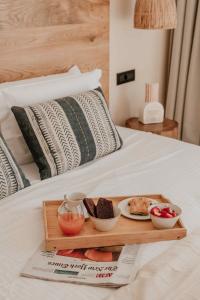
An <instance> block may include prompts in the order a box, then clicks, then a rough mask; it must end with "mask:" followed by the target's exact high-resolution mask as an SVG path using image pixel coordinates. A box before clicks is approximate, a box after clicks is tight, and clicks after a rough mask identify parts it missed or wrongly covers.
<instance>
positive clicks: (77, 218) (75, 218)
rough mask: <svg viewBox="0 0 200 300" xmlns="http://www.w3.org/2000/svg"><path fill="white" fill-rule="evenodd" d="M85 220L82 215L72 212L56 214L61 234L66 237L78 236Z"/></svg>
mask: <svg viewBox="0 0 200 300" xmlns="http://www.w3.org/2000/svg"><path fill="white" fill-rule="evenodd" d="M84 221H85V218H84V216H83V215H81V214H78V213H72V212H65V213H63V214H58V223H59V225H60V228H61V230H62V232H63V233H64V234H66V235H76V234H78V233H79V232H80V231H81V229H82V227H83V224H84Z"/></svg>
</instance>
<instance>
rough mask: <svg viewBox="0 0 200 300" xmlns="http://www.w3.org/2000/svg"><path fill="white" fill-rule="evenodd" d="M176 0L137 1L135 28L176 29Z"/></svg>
mask: <svg viewBox="0 0 200 300" xmlns="http://www.w3.org/2000/svg"><path fill="white" fill-rule="evenodd" d="M176 24H177V14H176V3H175V0H136V4H135V14H134V27H135V28H139V29H173V28H176Z"/></svg>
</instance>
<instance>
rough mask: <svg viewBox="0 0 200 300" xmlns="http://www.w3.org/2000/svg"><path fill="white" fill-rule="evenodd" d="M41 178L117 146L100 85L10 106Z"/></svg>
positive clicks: (103, 154)
mask: <svg viewBox="0 0 200 300" xmlns="http://www.w3.org/2000/svg"><path fill="white" fill-rule="evenodd" d="M12 111H13V113H14V115H15V117H16V120H17V122H18V124H19V126H20V128H21V130H22V133H23V135H24V137H25V140H26V142H27V144H28V146H29V148H30V150H31V152H32V154H33V157H34V159H35V162H36V163H37V165H38V167H39V170H40V175H41V179H45V178H49V177H52V176H55V175H58V174H62V173H64V172H66V171H67V170H71V169H73V168H75V167H78V166H80V165H82V164H84V163H86V162H89V161H91V160H93V159H96V158H99V157H103V156H105V155H107V154H109V153H111V152H114V151H116V150H118V149H120V148H121V146H122V140H121V138H120V136H119V134H118V132H117V130H116V128H115V126H114V124H113V122H112V120H111V117H110V114H109V111H108V108H107V105H106V102H105V99H104V96H103V93H102V91H101V89H100V88H98V89H96V90H92V91H89V92H85V93H80V94H78V95H75V96H71V97H65V98H62V99H56V100H52V101H48V102H46V103H43V104H36V105H34V106H27V107H24V108H21V107H12Z"/></svg>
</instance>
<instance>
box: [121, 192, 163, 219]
mask: <svg viewBox="0 0 200 300" xmlns="http://www.w3.org/2000/svg"><path fill="white" fill-rule="evenodd" d="M132 198H133V197H131V198H127V199H124V200H122V201H120V202H119V204H118V207H119V208H120V209H121V214H122V215H123V216H124V217H126V218H129V219H132V220H139V221H145V220H150V218H151V217H150V215H147V216H139V215H133V214H130V212H129V205H128V203H129V201H130V200H131V199H132ZM149 200H151V202H152V205H154V204H156V203H158V201H157V200H155V199H150V198H149Z"/></svg>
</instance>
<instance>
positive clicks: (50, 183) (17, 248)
mask: <svg viewBox="0 0 200 300" xmlns="http://www.w3.org/2000/svg"><path fill="white" fill-rule="evenodd" d="M120 133H121V135H122V137H123V140H124V146H123V148H122V149H121V150H120V151H117V152H115V153H113V154H111V155H109V156H107V157H105V158H102V159H100V160H98V161H95V162H92V163H89V164H88V165H85V166H82V167H80V168H78V169H76V170H73V171H71V172H68V173H66V174H64V175H61V176H57V177H54V178H51V179H49V180H46V181H43V182H40V181H39V180H38V178H37V173H34V172H33V170H32V169H30V168H29V167H27V166H26V167H25V169H26V171H27V172H29V175H30V177H31V180H32V181H33V182H34V184H33V185H32V186H31V187H29V188H27V189H25V190H23V191H21V192H18V193H17V194H15V195H12V196H11V197H8V198H6V199H3V200H1V201H0V299H1V300H4V299H6V300H11V299H15V300H16V299H17V300H28V299H30V300H32V299H37V300H47V299H48V300H53V299H54V300H55V299H56V300H62V299H65V300H66V299H67V300H70V299H73V300H75V299H80V300H82V299H87V300H95V299H98V300H101V299H106V298H107V297H112V299H116V297H118V299H121V296H120V294H118V296H117V294H114V296H112V293H113V290H112V289H106V288H94V287H88V286H81V285H73V284H66V283H55V282H46V281H41V280H34V279H27V278H22V277H20V276H19V273H20V271H21V270H22V268H23V267H24V265H25V263H26V262H27V260H28V258H29V257H30V256H31V255H32V254H33V253H34V252H35V250H36V249H37V248H38V247H39V245H40V244H41V242H42V240H43V238H44V234H43V221H42V210H41V206H42V201H43V200H46V199H61V198H62V197H63V195H64V193H72V192H74V191H81V192H84V193H86V194H88V195H90V196H95V195H96V196H98V195H101V196H103V195H104V196H109V195H131V194H145V193H148V194H149V193H162V194H164V195H166V196H167V197H169V198H170V199H171V200H172V201H173V202H174V203H176V204H178V205H179V206H181V207H182V208H183V217H182V218H183V221H184V223H185V226H186V227H187V229H188V231H189V232H192V231H193V230H194V229H197V228H198V227H200V148H199V147H197V146H193V145H189V144H185V143H182V142H179V141H176V140H173V139H168V138H164V137H160V136H157V135H152V134H147V133H143V132H138V131H133V130H129V129H125V128H120ZM194 239H195V238H194ZM176 243H181V242H161V243H154V244H146V245H141V246H140V250H139V257H138V265H139V270H138V271H139V273H138V278H137V279H136V281H137V280H141V279H140V278H141V276H143V275H142V274H145V273H144V272H146V271H145V270H147V271H148V272H150V274H151V272H152V274H153V272H154V270H156V272H159V271H160V268H159V264H160V265H162V261H163V258H164V260H165V257H166V255H168V254H170V253H171V252H170V251H173V249H174V247H176ZM188 245H193V239H192V238H191V240H190V242H189V243H188ZM183 247H184V245H183ZM191 247H192V246H191ZM193 248H194V247H193ZM193 248H192V249H193ZM166 251H167V252H166ZM176 251H177V250H176ZM162 253H164V254H162ZM189 253H192V252H189ZM160 254H162V256H160V257H159V258H158V259H157V260H156V258H157V257H158V255H160ZM166 263H167V262H166ZM152 264H153V267H154V268H153V267H152V268H151V266H152ZM145 268H147V269H145ZM140 269H141V270H140ZM172 269H173V268H172ZM149 270H150V271H149ZM172 271H173V270H172ZM142 272H143V273H142ZM148 274H149V273H148ZM170 274H171V273H170ZM154 275H155V273H154ZM167 276H168V273H167V272H166V278H167ZM170 276H173V275H170ZM174 276H175V275H174ZM188 276H189V274H188ZM158 277H159V276H158ZM159 280H160V277H159ZM161 280H162V281H163V282H165V280H166V279H165V273H162V277H161ZM137 282H138V281H137ZM156 282H157V281H156ZM158 282H159V281H158ZM134 284H135V283H132V285H131V286H130V288H128V290H127V288H124V290H120V291H118V292H117V293H121V292H122V293H123V298H124V300H126V298H127V299H133V300H144V299H145V300H146V299H149V300H155V299H156V300H157V299H159V298H156V297H155V298H154V297H153V296H150V295H151V294H149V298H145V289H146V292H147V294H146V295H148V289H149V286H148V284H147V285H142V286H143V290H144V292H143V293H142V294H140V295H139V297H138V296H133V295H132V294H131V293H132V289H131V288H132V287H133V288H134V289H136V286H135V285H134ZM139 290H141V289H139ZM155 293H156V292H155ZM199 293H200V291H199ZM143 295H144V296H143ZM158 295H159V294H158ZM113 297H114V298H113ZM130 297H131V298H130ZM192 297H193V296H192ZM160 299H164V298H160ZM166 299H168V298H166ZM169 299H171V298H169ZM174 299H178V298H174ZM180 299H185V298H180ZM190 299H200V297H199V298H187V300H190Z"/></svg>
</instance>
